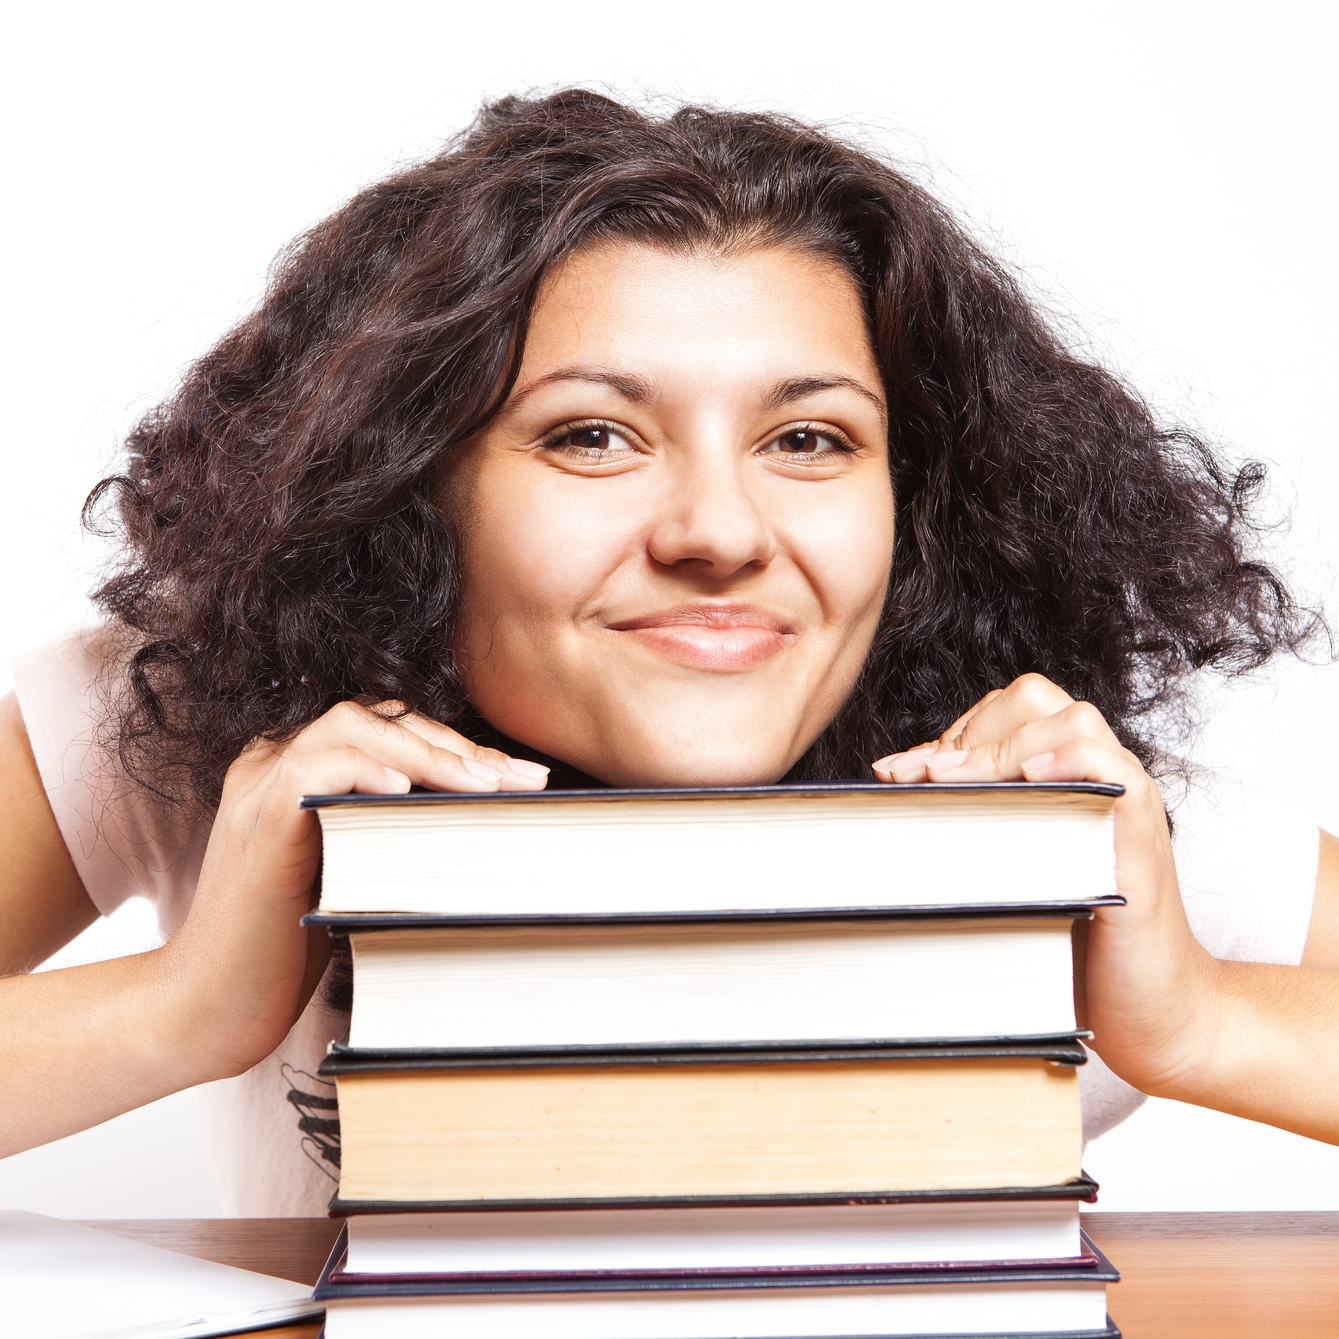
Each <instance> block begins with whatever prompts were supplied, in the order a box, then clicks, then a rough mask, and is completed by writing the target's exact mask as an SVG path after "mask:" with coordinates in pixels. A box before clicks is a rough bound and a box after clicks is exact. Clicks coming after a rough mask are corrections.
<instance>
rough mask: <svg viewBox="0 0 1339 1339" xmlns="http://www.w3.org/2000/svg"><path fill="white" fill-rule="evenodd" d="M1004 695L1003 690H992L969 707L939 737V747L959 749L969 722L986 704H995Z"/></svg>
mask: <svg viewBox="0 0 1339 1339" xmlns="http://www.w3.org/2000/svg"><path fill="white" fill-rule="evenodd" d="M1003 694H1004V689H1003V688H992V689H991V690H990V692H988V693H987V694H986V695H985V697H983V698H981V699H980V701H978V702H975V703H973V704H972V705H971V706H970V707H968V709H967V710H966V711H964V712H963V713H962V715H961V716H959V717H958V719H957V720H956V721H954V722H953V724H952V725H950V726H949V728H948V729H947V730H945V731H944V733H943V734H942V735H940V736H939V739H938V740H937V741H936V742H937V743H938V744H939V746H940V747H941V748H946V749H952V748H957V747H958V745H957V740H958V738H959V736H960V735H961V734H962V732H963V731H964V730H965V729H966V728H967V722H968V721H970V720H971V719H972V718H973V717H974V716H976V715H977V714H978V713H979V712H980V710H981V708H982V707H984V706H985V705H986V703H988V702H993V701H994V700H995V699H996V698H997V697H1001V696H1003Z"/></svg>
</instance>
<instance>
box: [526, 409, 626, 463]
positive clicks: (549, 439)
mask: <svg viewBox="0 0 1339 1339" xmlns="http://www.w3.org/2000/svg"><path fill="white" fill-rule="evenodd" d="M578 432H607V433H609V434H610V435H611V436H617V437H622V438H626V437H627V435H628V434H627V429H626V428H622V427H620V426H619V425H618V424H617V423H611V422H609V421H608V420H607V419H601V418H587V419H580V420H578V421H577V422H575V423H564V424H562V425H561V426H560V427H557V428H554V430H553V431H552V432H550V433H546V434H545V436H544V437H543V438H542V439H541V440H540V443H539V445H540V448H541V449H542V450H546V451H565V452H567V453H568V454H569V455H573V456H577V457H579V458H580V459H582V460H599V459H600V458H601V457H609V456H611V455H612V454H613V453H612V452H609V451H593V450H591V449H590V448H589V447H584V448H583V447H580V446H563V445H562V444H561V443H562V440H563V438H564V437H570V436H572V435H573V434H574V433H578Z"/></svg>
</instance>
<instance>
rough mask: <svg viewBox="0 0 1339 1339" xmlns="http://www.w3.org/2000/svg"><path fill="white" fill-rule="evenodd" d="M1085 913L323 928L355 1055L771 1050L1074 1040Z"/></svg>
mask: <svg viewBox="0 0 1339 1339" xmlns="http://www.w3.org/2000/svg"><path fill="white" fill-rule="evenodd" d="M1090 914H1091V913H1090V912H1083V911H1072V912H1069V913H1067V914H1063V915H1056V914H1054V913H1047V912H1040V911H1037V910H1035V909H1029V912H1028V914H1025V915H1020V914H1018V913H1017V911H1016V910H1014V911H1012V912H1011V911H1009V910H1008V909H1005V910H1002V911H1001V913H1000V914H998V915H995V916H983V915H977V916H956V917H943V916H935V917H922V916H911V915H908V914H906V913H905V912H899V913H898V914H892V915H873V914H867V915H864V916H861V917H845V918H824V919H814V918H801V917H793V916H773V917H766V918H764V917H759V916H757V915H750V916H736V917H716V918H713V919H711V920H684V919H679V920H675V921H670V922H655V923H648V922H646V921H644V920H640V919H614V920H608V921H602V922H589V921H583V922H580V923H572V922H566V923H557V924H553V923H546V924H538V923H536V922H535V921H534V920H527V921H525V922H524V923H521V924H517V923H514V922H513V923H505V924H500V925H479V924H464V925H462V924H454V925H431V926H430V925H425V924H423V923H422V922H421V919H420V918H417V917H406V918H403V921H402V922H397V921H396V920H395V919H394V918H378V921H379V922H380V923H379V924H377V925H376V926H374V927H371V928H364V927H361V926H357V925H356V918H348V917H345V918H340V920H339V922H338V924H337V925H335V926H334V927H333V928H334V929H335V930H336V931H337V932H342V933H348V936H349V941H350V943H351V945H352V957H353V976H354V995H353V1015H352V1019H351V1021H350V1028H349V1039H348V1048H349V1050H350V1053H352V1052H354V1051H374V1052H383V1053H391V1052H395V1051H415V1052H418V1053H420V1054H423V1053H434V1054H436V1053H441V1054H447V1053H449V1052H451V1051H453V1050H471V1049H474V1050H490V1051H491V1050H496V1051H506V1050H516V1051H521V1050H525V1051H534V1052H543V1051H558V1050H571V1051H582V1050H590V1049H606V1050H607V1049H615V1048H625V1049H630V1050H663V1049H666V1048H669V1047H679V1046H683V1047H692V1048H694V1049H701V1048H702V1047H712V1046H718V1047H738V1048H757V1049H767V1048H772V1047H775V1046H781V1047H785V1046H798V1045H809V1046H841V1045H858V1044H892V1043H902V1042H926V1043H928V1042H931V1041H947V1040H952V1041H956V1042H960V1043H967V1042H969V1041H973V1040H976V1041H981V1040H985V1039H989V1038H1004V1037H1014V1038H1019V1037H1031V1038H1038V1039H1040V1038H1057V1039H1058V1038H1062V1037H1065V1036H1071V1035H1072V1034H1073V1032H1074V1027H1075V1014H1074V969H1073V953H1072V945H1071V930H1072V925H1073V921H1074V919H1075V918H1077V917H1080V916H1086V915H1090ZM350 921H354V925H353V927H350ZM341 1050H343V1048H341Z"/></svg>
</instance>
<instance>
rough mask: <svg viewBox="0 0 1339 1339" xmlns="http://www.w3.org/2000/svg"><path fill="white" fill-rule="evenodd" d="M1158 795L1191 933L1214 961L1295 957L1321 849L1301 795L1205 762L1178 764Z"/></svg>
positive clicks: (1303, 934) (1301, 943) (1288, 960)
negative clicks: (1164, 806) (1178, 773)
mask: <svg viewBox="0 0 1339 1339" xmlns="http://www.w3.org/2000/svg"><path fill="white" fill-rule="evenodd" d="M1164 794H1165V795H1166V797H1167V801H1168V808H1169V811H1170V813H1171V816H1172V822H1173V833H1172V844H1173V846H1174V848H1175V851H1176V867H1177V873H1178V876H1179V879H1180V883H1181V896H1182V900H1183V901H1184V903H1185V907H1186V915H1187V917H1188V918H1189V920H1190V925H1191V929H1192V930H1193V931H1194V932H1195V937H1196V938H1197V939H1198V940H1199V941H1200V943H1202V944H1203V945H1204V946H1205V948H1207V949H1208V950H1209V951H1210V952H1211V953H1212V954H1213V955H1214V956H1215V957H1218V958H1230V959H1235V960H1237V961H1243V962H1273V963H1286V964H1296V963H1298V962H1300V961H1301V959H1302V950H1303V948H1304V946H1305V944H1306V937H1307V930H1308V927H1309V925H1310V921H1311V908H1312V901H1313V899H1314V896H1315V888H1316V871H1317V861H1318V857H1319V851H1320V830H1319V828H1318V826H1317V824H1316V819H1315V816H1314V814H1312V813H1311V812H1310V809H1309V807H1308V806H1307V805H1306V804H1305V803H1303V802H1301V800H1302V797H1300V796H1298V795H1294V794H1288V793H1284V792H1282V791H1280V790H1278V789H1275V788H1272V787H1270V786H1267V785H1261V784H1259V783H1258V782H1255V781H1248V780H1246V779H1244V778H1242V777H1240V776H1237V775H1235V774H1233V773H1231V772H1227V771H1212V770H1209V769H1206V768H1186V769H1184V772H1183V775H1182V777H1181V778H1180V779H1179V780H1176V781H1173V782H1172V783H1171V784H1170V785H1164Z"/></svg>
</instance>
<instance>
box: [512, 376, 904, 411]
mask: <svg viewBox="0 0 1339 1339" xmlns="http://www.w3.org/2000/svg"><path fill="white" fill-rule="evenodd" d="M561 381H579V382H584V383H586V384H587V385H593V386H608V387H609V388H610V389H611V390H614V391H617V392H618V393H619V394H620V395H621V396H623V398H624V399H625V400H631V401H633V402H634V403H635V404H653V403H654V402H655V401H656V400H657V399H658V398H659V394H658V392H657V391H656V389H655V387H654V386H653V385H652V384H651V382H649V381H647V380H646V378H645V377H639V376H637V375H636V374H635V373H632V372H615V371H613V370H611V369H609V368H603V367H561V368H559V369H558V370H557V371H556V372H549V373H547V374H546V375H544V376H542V377H537V378H536V379H535V380H534V381H532V382H530V383H528V384H527V385H525V386H522V387H521V388H520V389H519V390H516V391H513V392H512V395H511V399H510V400H509V402H508V404H507V409H508V410H512V409H515V408H516V407H517V406H518V405H520V404H521V403H522V402H523V401H525V400H527V399H529V397H530V396H531V395H533V394H534V393H535V392H536V391H538V390H542V389H543V388H544V387H545V386H550V385H553V384H554V383H555V382H561ZM830 390H850V391H854V392H855V393H856V394H857V395H861V396H863V397H864V398H865V399H866V400H868V401H869V402H870V403H871V404H872V405H874V406H875V407H876V408H877V409H878V411H879V413H880V414H885V413H887V406H886V405H885V404H884V402H883V396H881V395H877V394H875V392H874V391H872V390H870V388H869V387H868V386H866V385H865V384H864V383H863V382H861V381H857V380H856V379H855V378H854V377H844V376H837V375H834V376H821V377H786V378H785V379H784V380H782V381H778V382H777V383H776V385H774V386H773V387H772V388H771V390H769V391H768V392H767V394H766V395H764V396H763V399H762V407H763V408H764V409H780V408H781V407H782V406H783V405H788V404H791V403H793V402H794V401H796V400H803V399H804V398H805V397H806V396H810V395H816V394H818V393H819V392H820V391H830Z"/></svg>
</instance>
